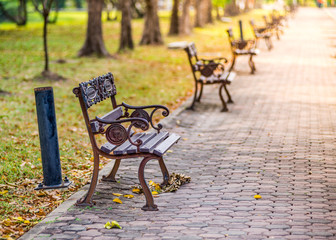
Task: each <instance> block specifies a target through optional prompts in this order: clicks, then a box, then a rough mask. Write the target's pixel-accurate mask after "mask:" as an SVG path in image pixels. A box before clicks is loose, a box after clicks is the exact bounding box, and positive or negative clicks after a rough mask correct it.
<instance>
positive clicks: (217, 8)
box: [216, 6, 221, 21]
mask: <svg viewBox="0 0 336 240" xmlns="http://www.w3.org/2000/svg"><path fill="white" fill-rule="evenodd" d="M216 19H217V20H218V21H220V20H221V17H220V14H219V7H218V6H216Z"/></svg>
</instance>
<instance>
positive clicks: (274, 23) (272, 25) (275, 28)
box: [264, 14, 283, 40]
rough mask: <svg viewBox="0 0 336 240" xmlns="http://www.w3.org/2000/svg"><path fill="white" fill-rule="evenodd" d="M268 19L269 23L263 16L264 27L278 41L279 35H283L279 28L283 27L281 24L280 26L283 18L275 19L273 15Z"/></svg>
mask: <svg viewBox="0 0 336 240" xmlns="http://www.w3.org/2000/svg"><path fill="white" fill-rule="evenodd" d="M270 19H271V21H268V20H267V17H266V16H264V21H265V24H266V27H267V28H269V29H270V30H271V31H272V32H273V33H274V34H275V36H276V38H277V39H278V40H280V34H282V33H283V31H282V29H281V27H283V24H282V21H283V18H281V17H277V16H275V15H274V14H271V15H270Z"/></svg>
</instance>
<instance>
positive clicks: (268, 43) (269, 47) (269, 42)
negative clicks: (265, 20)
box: [265, 37, 273, 50]
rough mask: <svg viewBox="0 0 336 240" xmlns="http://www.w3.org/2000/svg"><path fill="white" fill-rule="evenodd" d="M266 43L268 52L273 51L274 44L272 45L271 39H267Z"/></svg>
mask: <svg viewBox="0 0 336 240" xmlns="http://www.w3.org/2000/svg"><path fill="white" fill-rule="evenodd" d="M265 42H266V46H267V48H268V50H271V49H272V48H273V44H272V39H271V38H269V37H268V38H265Z"/></svg>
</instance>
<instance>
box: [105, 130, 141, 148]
mask: <svg viewBox="0 0 336 240" xmlns="http://www.w3.org/2000/svg"><path fill="white" fill-rule="evenodd" d="M133 135H134V131H133V130H131V136H133ZM117 147H118V146H117V145H114V144H112V143H110V142H107V143H105V144H104V145H102V146H101V147H100V150H102V151H103V152H105V153H108V154H110V153H111V152H112V151H113V150H114V149H115V148H117Z"/></svg>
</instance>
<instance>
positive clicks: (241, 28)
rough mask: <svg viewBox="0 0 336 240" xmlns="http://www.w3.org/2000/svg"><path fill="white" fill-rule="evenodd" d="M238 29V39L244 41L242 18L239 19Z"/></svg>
mask: <svg viewBox="0 0 336 240" xmlns="http://www.w3.org/2000/svg"><path fill="white" fill-rule="evenodd" d="M239 30H240V39H241V40H242V41H244V35H243V22H242V20H239Z"/></svg>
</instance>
